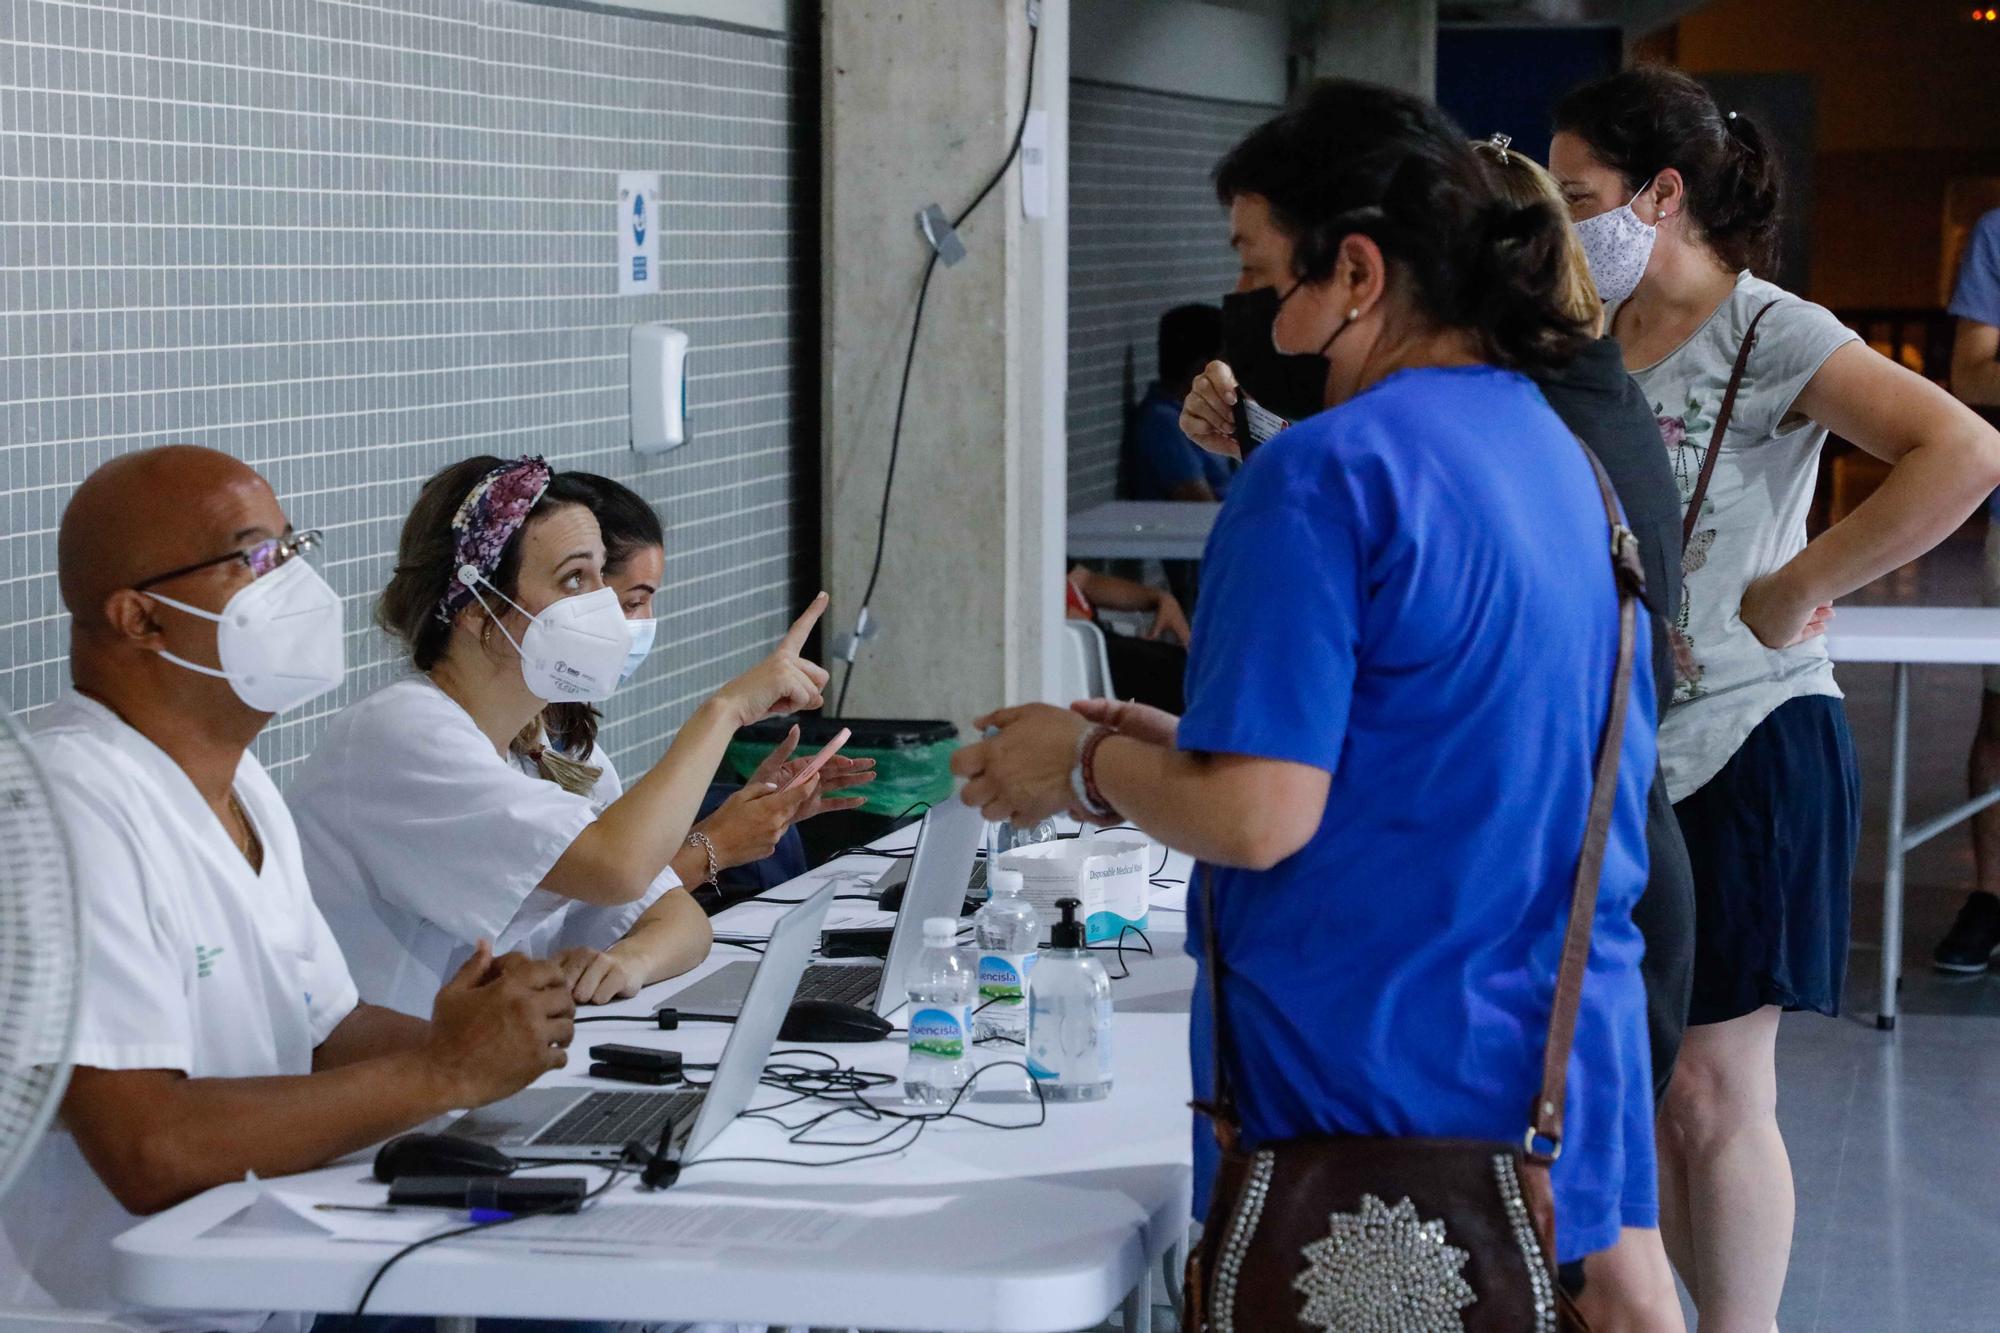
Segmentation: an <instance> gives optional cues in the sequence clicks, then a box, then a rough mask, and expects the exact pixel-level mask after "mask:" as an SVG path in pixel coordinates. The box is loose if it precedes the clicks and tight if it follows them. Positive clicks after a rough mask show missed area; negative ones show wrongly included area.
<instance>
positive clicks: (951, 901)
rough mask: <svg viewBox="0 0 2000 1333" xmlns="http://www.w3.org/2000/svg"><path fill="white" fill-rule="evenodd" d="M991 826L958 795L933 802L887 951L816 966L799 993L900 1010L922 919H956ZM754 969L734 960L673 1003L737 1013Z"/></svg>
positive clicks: (885, 1012) (684, 1008)
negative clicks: (883, 954)
mask: <svg viewBox="0 0 2000 1333" xmlns="http://www.w3.org/2000/svg"><path fill="white" fill-rule="evenodd" d="M985 830H986V820H985V818H984V817H983V816H982V815H981V814H980V813H979V811H977V810H974V809H972V808H971V807H970V806H967V805H965V804H964V803H963V802H961V801H959V800H958V799H957V798H956V797H953V798H951V799H949V800H947V801H945V802H944V803H943V804H941V805H934V806H932V807H931V809H930V812H929V813H928V814H926V815H925V816H924V822H923V827H922V828H920V829H919V830H918V831H917V850H916V852H915V853H914V854H913V855H912V856H911V858H910V882H909V888H908V889H907V890H906V891H905V892H904V894H903V907H902V910H901V911H900V912H898V913H897V914H896V927H895V930H894V931H893V932H892V933H891V934H890V937H889V952H888V955H887V956H886V957H884V958H883V959H882V960H881V961H879V962H878V961H876V960H874V959H872V958H857V959H843V960H840V961H837V962H821V963H814V964H813V965H812V966H811V967H808V968H807V969H806V970H805V975H804V976H803V977H801V978H800V980H799V986H798V993H797V995H796V996H795V997H793V998H796V999H800V1000H838V1001H841V1002H842V1003H845V1004H854V1005H859V1006H861V1007H862V1008H864V1009H868V1008H872V1009H873V1010H874V1011H875V1012H876V1013H877V1014H879V1015H880V1016H882V1017H883V1018H887V1017H888V1016H889V1015H890V1014H891V1013H893V1012H894V1011H895V1010H897V1009H898V1008H900V1007H901V1006H902V1004H903V1002H904V1001H905V1000H906V999H908V998H909V997H908V995H907V993H906V992H907V991H908V986H907V985H906V984H905V981H904V978H905V977H907V976H908V975H909V970H910V967H911V965H912V964H913V963H915V961H916V958H917V955H918V954H920V953H922V952H923V950H924V919H925V918H926V917H933V916H948V917H952V918H954V919H956V918H957V916H958V914H959V908H960V906H961V905H962V904H963V902H964V900H965V888H966V884H967V882H968V878H969V876H970V875H971V873H972V862H973V858H975V857H976V856H978V854H979V842H980V839H981V837H982V836H983V835H984V833H985ZM767 957H768V955H767ZM753 970H754V968H753V965H752V964H749V963H732V964H730V965H729V966H728V967H725V968H722V969H720V970H718V971H716V972H712V973H710V974H709V975H708V976H706V977H703V978H702V979H701V980H700V981H697V982H695V983H694V984H693V985H691V986H689V987H688V988H687V989H686V990H682V991H678V992H676V993H675V994H674V996H673V997H672V998H671V999H669V1000H668V1001H667V1003H668V1004H670V1005H672V1006H673V1007H674V1008H676V1009H679V1010H680V1011H681V1012H683V1013H704V1014H712V1013H719V1014H732V1013H735V1012H736V1011H737V1009H738V1007H739V1006H741V1005H742V1004H743V1003H744V999H743V996H744V994H745V992H746V990H747V989H748V987H749V985H750V977H751V974H752V972H753Z"/></svg>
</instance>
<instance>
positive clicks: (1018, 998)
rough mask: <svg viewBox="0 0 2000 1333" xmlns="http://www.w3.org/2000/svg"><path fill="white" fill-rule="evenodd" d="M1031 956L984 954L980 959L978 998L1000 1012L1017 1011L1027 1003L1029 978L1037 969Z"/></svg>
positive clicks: (1024, 954) (1033, 956) (1032, 955)
mask: <svg viewBox="0 0 2000 1333" xmlns="http://www.w3.org/2000/svg"><path fill="white" fill-rule="evenodd" d="M1035 958H1036V955H1034V954H1031V953H983V954H981V955H979V998H980V1000H982V1001H983V1002H985V1003H987V1004H990V1005H993V1006H994V1007H996V1008H1000V1009H1015V1008H1019V1007H1020V1006H1021V1005H1022V1004H1024V1003H1026V1002H1027V998H1028V976H1029V974H1030V973H1031V972H1033V971H1034V968H1035Z"/></svg>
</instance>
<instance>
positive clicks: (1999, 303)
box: [1945, 208, 2000, 520]
mask: <svg viewBox="0 0 2000 1333" xmlns="http://www.w3.org/2000/svg"><path fill="white" fill-rule="evenodd" d="M1945 310H1946V313H1948V314H1951V315H1955V316H1957V317H1958V318H1959V319H1969V320H1971V321H1972V322H1973V323H1975V324H1991V325H1993V326H1994V327H1995V328H2000V208H1996V209H1994V210H1993V211H1992V212H1990V213H1987V214H1985V215H1984V216H1982V217H1981V218H1980V219H1979V221H1978V222H1976V223H1974V224H1973V226H1972V235H1971V237H1970V238H1969V239H1968V240H1967V241H1966V243H1965V255H1964V257H1963V258H1961V259H1960V260H1959V261H1958V281H1957V283H1956V284H1954V285H1953V287H1952V289H1951V304H1950V305H1948V306H1946V307H1945ZM1989 419H1990V418H1989ZM1986 512H1987V513H1988V514H1990V515H1992V516H1993V517H1994V518H1995V519H1996V520H2000V490H1996V491H1994V492H1993V494H1992V495H1990V496H1988V497H1987V499H1986Z"/></svg>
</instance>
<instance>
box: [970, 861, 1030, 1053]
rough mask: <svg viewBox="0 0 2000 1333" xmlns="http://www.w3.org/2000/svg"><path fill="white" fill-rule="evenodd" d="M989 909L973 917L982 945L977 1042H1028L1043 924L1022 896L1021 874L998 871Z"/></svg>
mask: <svg viewBox="0 0 2000 1333" xmlns="http://www.w3.org/2000/svg"><path fill="white" fill-rule="evenodd" d="M987 887H988V893H989V896H988V898H987V899H986V906H984V907H982V908H980V909H979V915H977V916H975V917H974V918H973V919H972V929H973V932H974V937H975V938H976V939H977V940H978V942H979V1000H978V1006H977V1008H975V1009H974V1010H973V1013H972V1035H973V1039H974V1040H975V1041H985V1040H988V1039H989V1038H993V1039H998V1040H1002V1041H1009V1042H1012V1043H1014V1044H1015V1045H1017V1046H1026V1045H1027V1044H1028V989H1029V980H1028V979H1029V976H1030V974H1031V973H1033V972H1034V970H1035V961H1036V956H1037V951H1036V945H1037V944H1039V943H1040V941H1041V938H1042V923H1041V921H1040V920H1039V919H1038V918H1037V917H1036V916H1035V908H1034V904H1032V903H1030V902H1029V901H1028V900H1027V899H1026V898H1023V897H1022V896H1021V872H1020V871H1018V870H995V871H994V872H993V873H992V875H991V876H989V877H988V880H987Z"/></svg>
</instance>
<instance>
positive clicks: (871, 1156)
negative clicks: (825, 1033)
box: [681, 1051, 1049, 1171]
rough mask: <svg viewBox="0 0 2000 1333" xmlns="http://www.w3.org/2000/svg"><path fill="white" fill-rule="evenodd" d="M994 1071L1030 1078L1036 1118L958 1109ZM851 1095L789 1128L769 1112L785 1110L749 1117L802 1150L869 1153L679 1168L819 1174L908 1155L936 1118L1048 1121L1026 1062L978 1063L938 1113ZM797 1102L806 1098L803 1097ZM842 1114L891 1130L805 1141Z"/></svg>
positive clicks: (996, 1124) (709, 1160)
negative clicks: (898, 1138)
mask: <svg viewBox="0 0 2000 1333" xmlns="http://www.w3.org/2000/svg"><path fill="white" fill-rule="evenodd" d="M801 1053H802V1054H805V1053H807V1052H801ZM809 1054H814V1055H820V1054H823V1052H818V1051H814V1052H809ZM993 1069H1018V1070H1020V1071H1021V1072H1022V1073H1024V1074H1026V1075H1027V1076H1028V1083H1029V1085H1030V1086H1031V1087H1033V1088H1034V1090H1035V1104H1036V1109H1037V1115H1036V1118H1035V1119H1034V1120H1031V1121H1022V1122H1019V1123H1015V1124H1008V1123H1004V1122H1001V1121H995V1120H986V1119H983V1118H981V1117H979V1116H975V1115H970V1114H968V1113H966V1112H963V1111H960V1110H959V1109H958V1104H959V1103H960V1102H961V1101H963V1100H964V1099H965V1095H966V1094H967V1093H968V1092H970V1091H972V1085H973V1084H975V1083H977V1082H978V1081H979V1080H980V1078H981V1077H983V1076H984V1075H985V1074H986V1073H987V1071H989V1070H993ZM854 1072H860V1071H854ZM876 1077H880V1078H884V1079H886V1080H887V1081H889V1082H893V1081H894V1078H893V1076H891V1075H878V1076H876ZM878 1086H879V1085H878ZM819 1095H821V1096H823V1097H825V1096H827V1094H819ZM850 1095H851V1096H852V1098H853V1100H852V1101H843V1102H842V1104H841V1105H838V1106H835V1107H834V1108H833V1109H832V1110H830V1111H826V1112H823V1113H822V1114H820V1115H817V1116H814V1117H812V1118H811V1119H809V1120H806V1121H804V1122H803V1123H801V1124H799V1125H788V1124H786V1123H785V1122H784V1121H782V1120H778V1119H777V1118H776V1117H775V1116H773V1115H771V1114H770V1112H771V1111H773V1110H782V1109H783V1107H767V1108H765V1109H763V1110H761V1111H758V1112H755V1113H753V1114H755V1115H756V1116H757V1117H758V1118H759V1119H762V1120H768V1121H770V1122H772V1123H774V1124H777V1125H780V1126H781V1127H783V1128H784V1129H785V1130H786V1131H787V1134H788V1137H787V1142H790V1143H794V1144H797V1145H799V1146H800V1147H825V1148H831V1147H853V1148H868V1149H871V1150H872V1151H868V1152H861V1153H853V1154H850V1155H848V1156H846V1157H835V1158H829V1159H828V1160H826V1161H823V1162H807V1161H800V1160H798V1159H796V1158H786V1157H701V1158H697V1159H695V1160H694V1161H691V1162H684V1163H682V1164H681V1169H682V1170H683V1171H685V1170H688V1169H690V1168H692V1167H697V1166H712V1165H721V1164H724V1163H728V1164H736V1165H752V1166H796V1167H804V1168H807V1169H811V1170H817V1169H819V1168H822V1167H829V1166H849V1165H852V1164H853V1163H855V1162H870V1161H875V1160H878V1159H880V1158H884V1157H896V1156H899V1155H901V1154H902V1153H905V1152H908V1151H909V1150H910V1149H911V1148H912V1147H914V1146H916V1142H917V1140H918V1139H920V1138H922V1137H923V1135H924V1131H925V1130H926V1129H928V1128H930V1126H931V1125H933V1124H935V1123H937V1122H938V1121H940V1120H948V1119H949V1120H962V1121H965V1122H967V1123H969V1124H975V1125H980V1126H983V1127H985V1128H987V1129H997V1130H1007V1131H1012V1130H1023V1129H1037V1128H1040V1127H1041V1126H1042V1125H1045V1124H1047V1123H1048V1118H1049V1104H1048V1097H1047V1094H1046V1093H1044V1091H1043V1090H1042V1085H1041V1082H1040V1081H1039V1080H1037V1079H1036V1078H1035V1076H1034V1072H1033V1071H1032V1070H1030V1069H1029V1068H1028V1066H1027V1065H1026V1064H1025V1063H1023V1062H1022V1061H1019V1060H996V1061H994V1062H993V1063H992V1064H988V1065H981V1066H980V1067H979V1068H978V1069H975V1070H974V1071H973V1072H972V1076H971V1077H970V1078H968V1079H966V1081H965V1082H964V1084H962V1085H961V1086H960V1087H959V1089H958V1091H957V1092H956V1093H954V1094H953V1095H952V1099H951V1101H950V1102H949V1103H948V1104H947V1105H946V1106H945V1108H944V1109H943V1110H942V1111H899V1110H896V1109H894V1108H892V1107H886V1106H877V1105H875V1104H874V1103H872V1102H866V1101H862V1100H861V1099H860V1094H859V1093H854V1094H850ZM829 1099H831V1098H829ZM800 1100H804V1099H803V1098H801V1099H800ZM793 1104H795V1103H793ZM841 1115H858V1116H860V1117H861V1118H863V1119H866V1120H886V1121H890V1122H892V1123H891V1124H890V1126H889V1128H887V1129H885V1130H884V1131H883V1132H882V1133H880V1134H878V1135H876V1136H875V1137H874V1138H873V1139H868V1140H865V1141H859V1142H848V1141H839V1142H827V1141H825V1140H815V1139H812V1138H810V1137H808V1136H809V1135H810V1134H811V1132H812V1131H813V1130H815V1129H817V1128H819V1127H820V1126H821V1125H822V1124H825V1123H826V1122H828V1121H829V1120H832V1119H833V1118H835V1117H836V1116H841ZM906 1129H908V1130H912V1133H911V1134H910V1137H909V1138H908V1139H907V1140H906V1141H904V1142H902V1143H899V1144H897V1145H895V1146H894V1147H891V1148H881V1149H877V1148H875V1145H876V1144H878V1143H882V1142H885V1141H886V1140H888V1139H890V1138H893V1137H894V1136H895V1135H897V1134H899V1133H901V1132H903V1131H904V1130H906Z"/></svg>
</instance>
